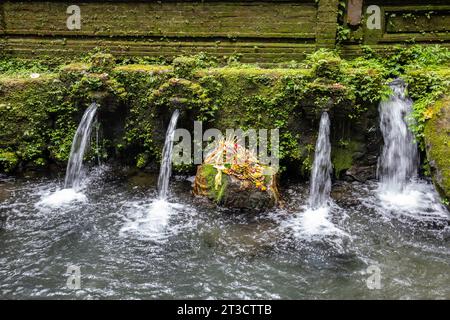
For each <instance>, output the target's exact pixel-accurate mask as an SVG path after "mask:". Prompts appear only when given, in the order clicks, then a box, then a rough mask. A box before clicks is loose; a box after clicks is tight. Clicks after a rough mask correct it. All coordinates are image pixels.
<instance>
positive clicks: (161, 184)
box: [158, 110, 180, 199]
mask: <svg viewBox="0 0 450 320" xmlns="http://www.w3.org/2000/svg"><path fill="white" fill-rule="evenodd" d="M179 115H180V112H179V111H178V110H175V111H174V112H173V114H172V118H171V119H170V123H169V127H168V128H167V132H166V141H165V142H164V148H163V152H162V160H161V168H160V171H159V177H158V195H159V198H160V199H166V198H167V196H168V194H169V180H170V175H171V174H172V150H173V139H174V136H175V129H176V126H177V121H178V117H179Z"/></svg>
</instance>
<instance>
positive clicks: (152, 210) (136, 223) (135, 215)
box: [120, 199, 184, 241]
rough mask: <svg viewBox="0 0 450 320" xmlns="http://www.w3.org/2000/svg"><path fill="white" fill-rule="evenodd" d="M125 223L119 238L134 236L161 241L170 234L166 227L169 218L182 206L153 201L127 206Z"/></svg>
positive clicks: (159, 200) (161, 200)
mask: <svg viewBox="0 0 450 320" xmlns="http://www.w3.org/2000/svg"><path fill="white" fill-rule="evenodd" d="M127 206H129V208H127V210H126V211H127V213H128V217H127V222H126V223H125V225H124V226H123V227H122V228H121V230H120V235H121V236H126V235H127V234H135V235H137V236H138V237H141V238H144V239H148V240H153V241H163V240H165V238H166V236H167V235H168V234H170V230H168V226H169V223H170V219H171V217H172V216H173V215H174V214H175V213H177V212H179V211H180V210H182V209H183V208H184V206H183V205H181V204H177V203H170V202H167V201H166V200H164V199H155V200H154V201H153V202H151V203H150V204H141V203H131V204H127Z"/></svg>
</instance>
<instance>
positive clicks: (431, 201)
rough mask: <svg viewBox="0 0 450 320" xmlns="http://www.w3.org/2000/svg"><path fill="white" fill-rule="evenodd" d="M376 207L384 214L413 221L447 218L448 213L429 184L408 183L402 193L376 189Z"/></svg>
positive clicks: (422, 182)
mask: <svg viewBox="0 0 450 320" xmlns="http://www.w3.org/2000/svg"><path fill="white" fill-rule="evenodd" d="M377 199H378V200H381V201H378V202H379V203H377V204H376V205H377V206H378V207H379V209H380V210H381V211H382V213H384V214H388V215H392V214H395V215H402V216H408V217H411V218H415V219H426V218H431V219H432V218H448V212H447V210H446V209H445V207H444V206H443V205H442V204H441V202H440V200H439V195H438V194H437V192H436V191H435V189H434V187H433V185H432V184H431V183H427V182H425V181H421V180H418V181H416V182H410V183H409V184H407V185H406V186H405V187H404V188H403V190H402V191H392V190H389V189H388V190H383V189H382V188H379V189H378V193H377Z"/></svg>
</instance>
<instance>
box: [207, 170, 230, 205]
mask: <svg viewBox="0 0 450 320" xmlns="http://www.w3.org/2000/svg"><path fill="white" fill-rule="evenodd" d="M216 175H217V169H216V168H214V166H213V165H210V164H206V165H202V166H201V176H202V177H203V178H204V179H205V181H206V187H207V188H206V189H207V190H208V198H210V199H211V200H213V201H214V202H216V203H217V204H219V203H221V202H222V200H223V196H224V194H225V191H226V189H227V186H228V177H227V175H225V174H222V180H221V184H220V186H219V188H218V189H217V190H216V188H215V177H216Z"/></svg>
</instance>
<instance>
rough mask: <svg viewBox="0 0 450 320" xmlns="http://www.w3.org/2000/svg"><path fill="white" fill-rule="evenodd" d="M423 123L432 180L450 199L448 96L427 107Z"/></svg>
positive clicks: (449, 106) (449, 111)
mask: <svg viewBox="0 0 450 320" xmlns="http://www.w3.org/2000/svg"><path fill="white" fill-rule="evenodd" d="M429 117H430V119H429V120H428V121H427V122H426V124H425V131H424V134H425V146H426V152H427V157H428V163H429V165H430V168H431V174H432V177H433V182H434V184H435V186H436V188H437V189H438V191H439V192H440V193H441V195H442V196H443V197H444V198H445V199H444V201H446V202H448V200H449V199H450V96H446V97H444V98H442V99H441V100H439V101H438V102H436V103H435V104H433V105H432V106H430V107H429Z"/></svg>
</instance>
